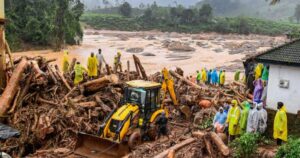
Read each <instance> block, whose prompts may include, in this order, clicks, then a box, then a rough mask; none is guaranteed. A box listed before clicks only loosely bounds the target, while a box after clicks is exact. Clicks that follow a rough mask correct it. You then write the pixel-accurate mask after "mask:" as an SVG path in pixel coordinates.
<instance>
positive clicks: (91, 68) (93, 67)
mask: <svg viewBox="0 0 300 158" xmlns="http://www.w3.org/2000/svg"><path fill="white" fill-rule="evenodd" d="M87 68H88V76H89V78H90V79H93V78H94V77H97V75H98V60H97V57H96V56H95V55H94V53H91V56H90V57H89V58H88V63H87Z"/></svg>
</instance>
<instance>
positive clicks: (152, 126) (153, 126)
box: [148, 115, 160, 140]
mask: <svg viewBox="0 0 300 158" xmlns="http://www.w3.org/2000/svg"><path fill="white" fill-rule="evenodd" d="M159 117H160V115H159V116H157V117H156V118H155V119H154V121H153V122H152V123H151V124H150V127H149V130H148V136H149V137H150V139H151V140H155V139H156V136H157V130H158V127H157V125H156V124H155V123H156V121H157V119H158V118H159Z"/></svg>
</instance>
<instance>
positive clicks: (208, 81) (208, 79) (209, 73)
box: [207, 70, 212, 84]
mask: <svg viewBox="0 0 300 158" xmlns="http://www.w3.org/2000/svg"><path fill="white" fill-rule="evenodd" d="M211 74H212V70H209V71H208V72H207V84H211Z"/></svg>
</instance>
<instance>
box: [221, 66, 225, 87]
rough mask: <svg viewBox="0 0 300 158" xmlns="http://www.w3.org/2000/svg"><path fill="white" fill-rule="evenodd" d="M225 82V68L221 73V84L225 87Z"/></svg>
mask: <svg viewBox="0 0 300 158" xmlns="http://www.w3.org/2000/svg"><path fill="white" fill-rule="evenodd" d="M224 84H225V70H223V71H222V73H221V74H220V86H221V87H223V86H224Z"/></svg>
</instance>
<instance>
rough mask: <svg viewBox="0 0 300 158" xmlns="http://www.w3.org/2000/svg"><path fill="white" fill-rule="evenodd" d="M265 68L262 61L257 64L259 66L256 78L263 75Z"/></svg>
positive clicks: (256, 70) (256, 69)
mask: <svg viewBox="0 0 300 158" xmlns="http://www.w3.org/2000/svg"><path fill="white" fill-rule="evenodd" d="M263 68H264V65H263V64H261V63H258V64H257V66H256V67H255V80H257V79H259V78H260V77H261V74H262V70H263Z"/></svg>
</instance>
